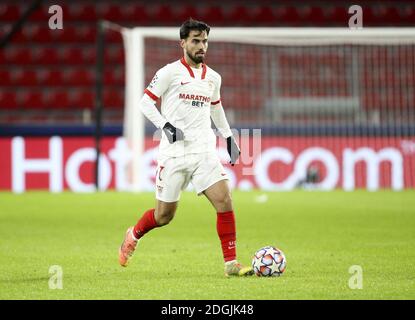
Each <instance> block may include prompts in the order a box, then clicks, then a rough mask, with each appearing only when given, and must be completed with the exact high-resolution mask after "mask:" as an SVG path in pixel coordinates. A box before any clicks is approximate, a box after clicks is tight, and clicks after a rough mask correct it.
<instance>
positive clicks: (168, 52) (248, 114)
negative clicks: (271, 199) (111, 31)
mask: <svg viewBox="0 0 415 320" xmlns="http://www.w3.org/2000/svg"><path fill="white" fill-rule="evenodd" d="M122 34H123V39H124V46H125V53H126V90H125V97H126V103H125V121H124V136H125V138H126V140H127V141H128V142H129V144H130V147H131V149H132V155H133V156H132V159H133V160H132V162H131V166H130V167H129V168H130V170H129V171H128V172H129V173H128V177H129V178H130V187H131V189H132V190H143V189H146V188H145V186H144V185H143V184H142V181H143V179H142V178H141V177H142V175H143V174H145V173H143V170H144V169H143V166H142V159H143V155H144V153H145V143H146V132H147V136H149V137H152V134H153V132H154V131H155V129H154V127H152V126H151V125H150V124H149V123H148V122H147V120H145V119H144V118H143V116H142V114H141V113H140V112H139V107H138V102H139V100H140V98H141V96H142V94H143V90H144V88H145V87H146V86H147V84H148V83H149V81H151V78H152V77H153V75H154V74H155V72H156V71H157V70H158V69H159V68H161V67H162V66H164V65H165V64H167V63H170V62H172V61H175V60H177V59H179V58H180V57H181V56H182V55H183V52H182V49H181V48H180V46H179V44H178V41H179V30H178V28H141V27H140V28H134V29H122ZM206 63H207V64H208V65H209V66H211V67H212V68H213V69H215V70H216V71H217V72H219V73H220V74H221V76H222V88H221V96H222V101H223V105H224V109H225V112H226V115H227V118H228V121H229V122H230V125H231V127H232V128H237V129H239V130H241V129H248V131H249V130H253V129H259V130H260V132H261V148H260V153H259V155H257V156H258V157H254V158H253V160H252V157H251V160H252V161H253V163H251V164H250V165H251V167H252V168H253V169H252V174H251V176H249V177H245V176H244V175H243V172H242V171H240V172H239V171H238V170H240V169H234V170H236V171H235V172H234V174H233V181H232V184H233V186H234V187H239V188H242V189H247V188H261V189H265V190H291V189H293V188H296V187H303V188H317V189H324V190H330V189H334V188H343V189H345V190H353V189H355V188H367V189H369V190H377V189H379V188H392V189H395V190H400V189H403V188H413V187H414V186H415V160H414V157H415V65H414V64H415V29H414V28H366V29H360V30H350V29H342V28H212V30H211V33H210V35H209V49H208V53H207V59H206ZM146 128H147V130H146ZM147 139H149V138H147ZM243 152H244V150H242V153H243ZM242 162H243V161H242ZM243 165H247V164H246V163H242V167H243Z"/></svg>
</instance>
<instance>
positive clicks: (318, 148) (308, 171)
mask: <svg viewBox="0 0 415 320" xmlns="http://www.w3.org/2000/svg"><path fill="white" fill-rule="evenodd" d="M220 140H223V139H219V141H220ZM253 145H254V143H253V141H252V138H245V139H241V141H240V146H241V150H242V154H241V157H240V159H239V160H238V161H239V163H237V165H235V166H233V167H231V166H229V165H228V164H227V161H228V154H227V151H226V148H225V146H224V144H223V145H222V144H221V143H219V145H218V154H219V156H220V158H221V160H222V162H223V164H224V166H225V170H226V171H227V173H228V176H229V178H230V183H231V185H232V187H233V188H238V189H242V190H249V189H253V188H258V189H262V190H270V191H281V190H293V189H296V188H307V189H316V190H332V189H336V188H337V189H344V190H354V189H362V188H363V189H368V190H378V189H383V188H387V189H393V190H402V189H405V188H414V187H415V137H409V138H405V139H403V138H396V137H393V138H391V137H385V138H383V137H376V138H369V137H262V138H261V140H260V145H259V146H258V144H257V145H256V146H253ZM157 146H158V141H153V140H152V139H151V138H147V139H146V142H145V152H144V154H143V157H142V162H141V165H142V166H141V180H142V187H143V189H144V190H148V191H152V190H154V179H155V173H156V165H157V163H156V161H155V159H156V156H157ZM0 150H1V154H0V170H1V173H0V189H1V190H10V191H13V192H17V193H19V192H24V191H26V190H33V189H47V190H50V191H51V192H61V191H63V190H71V191H74V192H93V191H94V190H95V187H94V175H93V172H94V161H95V157H96V155H95V147H94V141H93V139H92V138H88V137H45V138H34V137H28V138H22V137H14V138H1V139H0ZM130 159H131V152H130V150H129V148H128V146H127V143H126V141H125V140H124V138H121V137H120V138H115V137H106V138H104V139H103V141H102V154H101V157H100V188H101V189H102V190H107V189H115V190H120V191H123V190H128V187H129V185H128V181H129V179H128V162H129V160H130ZM190 189H191V187H190Z"/></svg>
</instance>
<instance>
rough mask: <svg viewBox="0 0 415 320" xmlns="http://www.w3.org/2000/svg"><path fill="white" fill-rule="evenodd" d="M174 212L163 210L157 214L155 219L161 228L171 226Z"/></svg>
mask: <svg viewBox="0 0 415 320" xmlns="http://www.w3.org/2000/svg"><path fill="white" fill-rule="evenodd" d="M173 217H174V211H173V210H163V211H160V212H156V214H155V219H156V222H157V224H158V225H159V226H165V225H166V224H169V223H170V221H171V220H173Z"/></svg>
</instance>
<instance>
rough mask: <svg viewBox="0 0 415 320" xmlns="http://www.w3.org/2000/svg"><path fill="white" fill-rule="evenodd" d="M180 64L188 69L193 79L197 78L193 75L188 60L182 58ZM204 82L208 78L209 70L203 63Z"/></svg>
mask: <svg viewBox="0 0 415 320" xmlns="http://www.w3.org/2000/svg"><path fill="white" fill-rule="evenodd" d="M180 62H181V63H182V64H183V65H184V66H185V67H186V69H187V71H189V74H190V76H191V77H192V78H194V77H195V74H194V73H193V70H192V68H191V67H190V66H189V64H188V63H187V62H186V59H185V58H184V57H182V58H181V59H180ZM202 69H203V70H202V80H203V79H204V78H205V77H206V72H207V68H206V65H205V64H204V63H202Z"/></svg>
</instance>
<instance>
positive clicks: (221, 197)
mask: <svg viewBox="0 0 415 320" xmlns="http://www.w3.org/2000/svg"><path fill="white" fill-rule="evenodd" d="M203 194H204V195H205V196H206V197H207V198H208V200H209V201H210V203H212V205H213V207H214V208H215V209H216V212H217V219H216V230H217V233H218V236H219V239H220V241H221V246H222V253H223V258H224V260H225V275H226V276H245V275H252V274H253V270H252V268H251V267H244V266H242V265H241V264H240V263H239V262H238V261H237V260H236V225H235V214H234V212H233V205H232V197H231V190H230V187H229V183H228V180H220V181H218V182H216V183H215V184H213V185H212V186H210V187H209V188H207V189H206V190H205V191H203Z"/></svg>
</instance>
